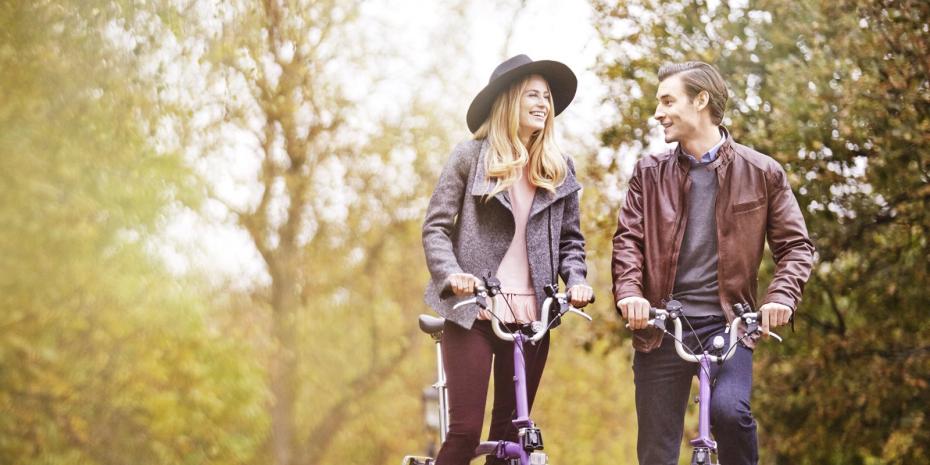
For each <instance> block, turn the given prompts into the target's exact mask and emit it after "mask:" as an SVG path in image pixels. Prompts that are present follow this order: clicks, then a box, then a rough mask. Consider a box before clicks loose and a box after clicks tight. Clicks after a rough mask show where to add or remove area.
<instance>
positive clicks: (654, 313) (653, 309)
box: [649, 307, 658, 320]
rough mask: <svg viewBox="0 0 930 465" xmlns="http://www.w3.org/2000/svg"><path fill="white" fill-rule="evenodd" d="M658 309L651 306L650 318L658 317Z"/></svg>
mask: <svg viewBox="0 0 930 465" xmlns="http://www.w3.org/2000/svg"><path fill="white" fill-rule="evenodd" d="M656 310H658V309H657V308H655V307H649V319H650V320H651V319H653V318H655V317H656Z"/></svg>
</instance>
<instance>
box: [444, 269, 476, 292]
mask: <svg viewBox="0 0 930 465" xmlns="http://www.w3.org/2000/svg"><path fill="white" fill-rule="evenodd" d="M447 281H449V287H450V288H451V289H452V293H454V294H455V295H457V296H459V297H461V296H469V295H474V294H475V286H477V285H478V284H481V281H480V280H479V279H478V278H476V277H475V275H473V274H471V273H452V274H450V275H449V277H448V278H447Z"/></svg>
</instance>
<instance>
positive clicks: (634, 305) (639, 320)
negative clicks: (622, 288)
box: [617, 296, 652, 330]
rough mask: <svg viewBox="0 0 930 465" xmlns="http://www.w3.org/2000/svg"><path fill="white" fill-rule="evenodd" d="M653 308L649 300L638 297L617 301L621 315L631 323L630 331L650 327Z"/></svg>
mask: <svg viewBox="0 0 930 465" xmlns="http://www.w3.org/2000/svg"><path fill="white" fill-rule="evenodd" d="M651 307H652V305H651V304H650V303H649V301H648V300H646V299H644V298H642V297H637V296H630V297H624V298H622V299H620V300H619V301H617V308H618V309H620V315H622V316H623V318H625V319H626V320H627V321H629V322H630V323H629V326H630V329H634V330H635V329H643V328H645V327H647V326H649V309H650V308H651Z"/></svg>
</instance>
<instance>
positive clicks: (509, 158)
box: [423, 55, 593, 465]
mask: <svg viewBox="0 0 930 465" xmlns="http://www.w3.org/2000/svg"><path fill="white" fill-rule="evenodd" d="M577 82H578V81H577V79H576V78H575V75H574V74H573V73H572V71H571V70H570V69H569V68H568V67H567V66H565V65H564V64H562V63H559V62H555V61H533V60H531V59H530V58H529V57H527V56H526V55H518V56H515V57H513V58H511V59H509V60H507V61H505V62H503V63H501V64H500V65H499V66H498V67H497V68H496V69H495V70H494V72H493V73H492V74H491V79H490V81H489V82H488V85H487V86H486V87H485V88H484V89H483V90H482V91H481V92H479V93H478V95H477V96H476V97H475V99H474V100H473V101H472V103H471V106H470V107H469V109H468V114H467V118H466V119H467V121H468V128H469V129H470V130H471V132H472V133H473V134H474V139H473V140H470V141H466V142H462V143H460V144H459V145H458V146H457V147H456V148H455V149H454V150H453V151H452V155H451V156H450V157H449V160H448V162H447V163H446V166H445V168H444V169H443V172H442V175H441V176H440V179H439V183H438V184H437V186H436V189H435V191H434V192H433V196H432V198H431V199H430V203H429V207H428V209H427V212H426V219H425V221H424V223H423V248H424V250H425V252H426V261H427V265H428V267H429V270H430V274H431V276H432V279H431V280H430V284H429V286H428V288H427V291H426V302H427V303H428V304H429V305H430V306H431V307H432V308H433V309H435V310H436V311H437V312H438V313H439V314H440V315H442V316H444V317H445V318H446V324H445V327H444V329H443V337H442V348H443V355H442V357H443V363H444V365H445V369H446V384H447V387H448V394H449V413H450V425H449V433H448V435H447V436H446V440H445V442H444V443H443V445H442V448H441V449H440V451H439V455H438V457H437V464H438V465H458V464H463V465H464V464H467V463H468V462H469V460H470V459H471V457H472V454H473V453H474V450H475V447H476V446H477V445H478V443H479V440H480V434H481V426H482V421H483V418H484V406H485V401H486V398H487V391H488V382H489V378H490V374H491V369H492V360H493V370H494V379H495V383H494V386H495V388H494V407H493V409H492V411H491V429H490V433H489V439H490V440H502V439H503V440H510V441H516V440H517V431H516V429H515V428H514V426H513V425H512V424H511V419H512V415H513V412H514V410H515V405H514V403H515V402H514V386H513V381H512V377H513V348H512V346H511V343H508V342H504V341H502V340H500V339H498V338H497V336H495V335H494V334H493V332H492V330H491V325H490V321H489V319H490V318H492V317H494V316H492V315H489V314H488V313H487V312H486V311H479V309H478V308H477V307H476V306H475V305H469V306H464V307H462V308H459V309H457V310H455V311H453V310H452V306H453V305H454V304H455V303H456V302H457V301H460V300H462V299H463V298H465V297H467V296H471V295H472V293H473V291H474V288H475V284H476V283H478V282H479V281H478V280H477V278H476V276H482V277H483V276H485V275H487V274H493V275H494V276H496V277H497V278H498V279H499V280H500V282H501V290H502V293H503V295H502V296H499V297H498V298H499V299H502V300H499V301H498V305H497V306H498V307H499V308H504V309H505V311H504V312H503V313H502V314H501V315H499V316H500V317H501V318H502V320H503V321H504V322H506V323H514V322H515V323H526V322H530V321H534V320H536V319H538V316H539V315H538V313H539V304H541V303H542V301H543V299H544V298H545V294H544V292H545V291H544V287H545V286H546V285H548V284H556V285H557V284H558V283H557V281H556V280H557V278H556V273H558V275H559V276H561V278H562V281H563V282H564V283H565V285H566V287H567V288H568V293H569V296H570V300H571V303H572V305H574V306H576V307H583V306H584V305H586V304H587V302H588V300H590V298H591V297H592V295H593V291H592V289H591V287H589V286H588V285H587V284H586V282H585V276H586V273H587V270H586V267H585V261H584V260H585V252H584V237H583V236H582V234H581V228H580V225H579V219H578V214H579V211H578V190H579V189H580V186H579V184H578V182H577V181H576V179H575V173H574V167H573V165H572V163H571V160H570V159H569V158H567V157H565V156H563V155H562V154H561V153H560V152H559V150H558V148H557V147H556V145H555V141H554V130H553V125H554V120H553V118H554V116H555V115H557V114H559V113H561V112H562V110H564V109H565V107H567V106H568V104H569V103H570V102H571V100H572V98H574V96H575V88H576V86H577ZM446 283H449V284H451V287H452V290H453V292H454V293H455V295H456V296H459V297H457V298H450V299H446V300H441V299H439V293H440V291H441V289H442V287H443V286H444V285H445V284H446ZM548 351H549V336H548V335H547V336H546V337H545V338H544V339H542V340H541V341H540V343H539V344H537V345H535V346H532V345H527V346H526V350H525V352H524V357H525V360H526V373H527V397H528V401H529V405H530V407H531V408H532V405H533V399H534V398H535V394H536V389H537V387H538V386H539V380H540V378H541V377H542V372H543V368H544V367H545V364H546V358H547V355H548ZM488 463H496V459H494V458H489V459H488ZM501 463H502V462H501Z"/></svg>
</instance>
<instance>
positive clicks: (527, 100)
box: [519, 74, 552, 139]
mask: <svg viewBox="0 0 930 465" xmlns="http://www.w3.org/2000/svg"><path fill="white" fill-rule="evenodd" d="M550 111H552V109H551V108H550V106H549V84H548V83H546V80H545V79H543V77H542V76H540V75H538V74H534V75H532V76H530V78H529V82H527V84H526V88H525V89H524V90H523V95H521V96H520V129H519V133H520V135H521V139H523V138H524V137H525V138H526V139H529V136H531V135H533V133H535V132H537V131H541V130H542V129H543V128H545V127H546V118H547V117H548V116H549V112H550Z"/></svg>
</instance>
